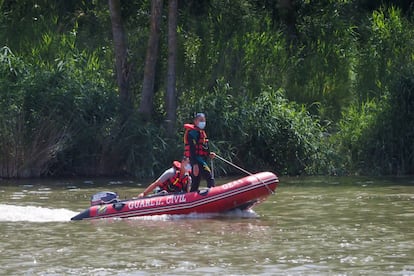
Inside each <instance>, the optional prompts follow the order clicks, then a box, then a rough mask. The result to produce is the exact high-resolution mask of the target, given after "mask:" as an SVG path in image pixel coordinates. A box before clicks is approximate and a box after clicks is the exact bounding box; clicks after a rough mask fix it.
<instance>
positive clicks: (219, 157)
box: [216, 154, 275, 194]
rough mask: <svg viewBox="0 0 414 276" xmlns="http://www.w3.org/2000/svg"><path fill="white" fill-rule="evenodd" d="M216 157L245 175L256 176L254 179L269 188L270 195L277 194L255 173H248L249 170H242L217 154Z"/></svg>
mask: <svg viewBox="0 0 414 276" xmlns="http://www.w3.org/2000/svg"><path fill="white" fill-rule="evenodd" d="M216 157H217V158H218V159H220V160H221V161H224V162H225V163H227V164H229V165H231V166H233V167H235V168H236V169H239V170H240V171H242V172H244V173H246V174H248V175H251V176H254V177H256V179H257V180H259V181H260V182H261V183H262V184H263V185H264V186H265V187H266V188H267V190H268V191H269V193H270V194H274V193H275V192H273V191H272V189H270V188H269V186H268V185H267V184H266V183H264V182H263V180H261V179H260V178H259V177H257V176H256V175H254V174H253V173H251V172H249V171H247V170H245V169H243V168H241V167H239V166H237V165H236V164H234V163H232V162H230V161H228V160H226V159H224V158H223V157H221V156H219V155H217V154H216Z"/></svg>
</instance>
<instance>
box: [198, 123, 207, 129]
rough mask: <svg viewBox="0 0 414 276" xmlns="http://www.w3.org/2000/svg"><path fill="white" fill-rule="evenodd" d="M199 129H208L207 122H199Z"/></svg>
mask: <svg viewBox="0 0 414 276" xmlns="http://www.w3.org/2000/svg"><path fill="white" fill-rule="evenodd" d="M198 127H199V128H200V129H204V128H205V127H206V122H198Z"/></svg>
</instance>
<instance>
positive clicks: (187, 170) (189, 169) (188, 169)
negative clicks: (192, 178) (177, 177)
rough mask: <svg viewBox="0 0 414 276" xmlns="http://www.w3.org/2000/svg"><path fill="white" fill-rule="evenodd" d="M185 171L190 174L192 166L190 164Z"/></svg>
mask: <svg viewBox="0 0 414 276" xmlns="http://www.w3.org/2000/svg"><path fill="white" fill-rule="evenodd" d="M184 168H185V171H186V172H189V171H191V165H190V164H187V165H185V167H184Z"/></svg>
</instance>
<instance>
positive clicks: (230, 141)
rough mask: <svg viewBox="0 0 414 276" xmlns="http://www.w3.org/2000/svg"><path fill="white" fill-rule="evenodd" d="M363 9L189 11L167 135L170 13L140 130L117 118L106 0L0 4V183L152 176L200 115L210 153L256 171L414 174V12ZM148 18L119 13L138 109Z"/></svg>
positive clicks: (134, 121) (334, 1) (182, 22)
mask: <svg viewBox="0 0 414 276" xmlns="http://www.w3.org/2000/svg"><path fill="white" fill-rule="evenodd" d="M368 2H369V1H362V2H361V1H356V0H349V1H348V0H347V1H343V0H327V1H319V2H318V1H316V2H315V1H293V2H291V3H293V5H292V6H291V7H288V6H284V7H282V6H281V5H279V4H280V3H279V1H265V2H264V3H261V2H260V1H250V0H239V1H219V0H212V1H193V0H191V1H187V2H185V4H182V5H181V6H180V7H179V9H180V13H179V30H178V33H179V41H178V43H179V47H178V49H179V53H178V61H177V64H178V68H177V73H178V77H177V91H178V92H179V96H178V99H179V107H178V110H177V115H178V123H177V137H176V138H173V139H171V138H166V136H165V133H164V124H165V123H164V119H165V118H164V117H165V104H164V102H165V100H164V96H165V92H164V91H165V81H164V79H165V74H164V73H163V72H165V70H164V69H165V68H166V64H167V63H166V60H167V51H166V48H167V45H166V42H167V39H166V36H167V32H166V26H167V25H166V19H167V18H166V17H163V23H162V26H163V27H162V30H161V36H162V38H161V40H160V41H161V45H160V51H161V54H160V56H159V58H158V64H157V68H158V69H159V73H158V74H157V76H156V85H155V90H156V94H155V106H156V107H155V109H154V113H155V114H154V116H153V119H152V121H151V122H144V121H143V120H141V118H140V116H139V114H137V113H136V112H135V113H132V115H131V117H130V118H122V117H120V116H119V114H120V113H121V111H122V108H123V107H122V106H120V105H119V100H118V96H117V94H116V92H115V91H116V78H115V74H114V71H113V70H114V65H113V63H114V57H113V54H114V53H113V50H112V48H113V45H112V41H111V37H112V35H111V26H110V19H109V12H108V8H107V3H105V2H102V1H97V0H93V1H52V2H51V1H48V0H41V1H37V2H36V3H34V2H33V3H31V4H28V3H26V2H18V1H17V2H16V1H1V4H0V11H1V15H0V23H1V24H0V25H1V26H0V41H2V43H4V46H5V47H3V48H1V49H0V175H1V176H3V177H4V176H11V177H19V176H21V177H23V176H39V175H53V174H55V175H78V174H80V175H114V174H130V175H135V176H137V177H154V176H156V175H157V174H158V173H160V172H161V171H162V170H163V169H165V167H167V166H169V164H170V163H171V161H172V160H174V159H177V158H179V157H180V156H181V154H182V150H183V145H182V135H183V128H182V123H184V122H190V121H191V116H192V114H193V113H194V112H197V111H205V112H206V113H207V116H208V126H207V130H208V133H209V136H210V137H211V144H212V148H213V150H215V151H217V152H218V153H219V154H220V155H222V156H223V157H225V158H227V159H231V160H233V161H234V162H236V163H238V164H240V165H241V166H243V167H246V168H248V169H249V170H252V171H259V170H265V169H268V170H272V171H275V172H277V173H281V174H303V173H312V174H315V173H361V174H367V173H371V174H405V173H414V172H413V168H414V164H413V163H414V161H413V159H414V149H413V147H414V146H413V145H414V144H413V143H412V141H413V138H414V137H413V135H414V134H413V129H414V126H413V122H414V118H413V113H412V110H414V100H413V89H414V69H413V64H414V50H413V49H414V45H413V44H414V40H413V39H412V37H413V36H414V31H413V30H414V28H413V22H412V9H410V8H409V7H408V6H407V5H406V4H402V2H401V3H399V5H400V7H402V8H403V10H400V9H399V8H397V7H395V6H392V5H391V4H389V3H391V1H381V3H382V5H381V7H380V4H379V3H375V4H371V3H368ZM397 4H398V3H397ZM164 9H165V10H164V14H166V13H165V11H166V9H167V4H166V5H165V6H164ZM289 9H290V10H289ZM149 10H150V1H148V0H142V1H127V2H122V14H123V19H124V24H125V29H126V30H127V33H128V45H129V51H128V54H129V57H128V60H129V61H130V62H131V72H130V84H131V89H132V91H133V94H134V99H135V100H139V98H140V95H139V93H140V91H141V88H140V86H141V81H142V74H143V67H144V57H145V51H146V44H147V37H148V29H149V28H148V20H149ZM291 15H294V16H293V17H289V16H291ZM288 17H289V18H288ZM289 24H291V25H289ZM287 29H288V30H287ZM6 45H7V46H6ZM1 46H3V45H1ZM10 49H11V50H10ZM133 104H135V106H136V104H137V102H134V103H133ZM217 163H218V162H216V168H217V167H218V168H219V171H218V172H219V173H220V174H227V173H233V172H234V170H233V168H231V167H229V166H227V165H225V164H220V163H219V164H217Z"/></svg>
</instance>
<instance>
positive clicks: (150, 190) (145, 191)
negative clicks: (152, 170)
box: [138, 180, 162, 197]
mask: <svg viewBox="0 0 414 276" xmlns="http://www.w3.org/2000/svg"><path fill="white" fill-rule="evenodd" d="M161 184H162V182H160V181H158V180H156V181H155V182H152V183H151V184H150V185H149V186H148V187H147V188H146V189H145V190H144V191H143V192H142V193H140V194H139V195H138V197H144V196H146V195H148V194H149V193H151V192H152V191H153V190H154V189H155V188H157V187H158V186H159V185H161Z"/></svg>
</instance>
